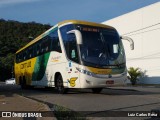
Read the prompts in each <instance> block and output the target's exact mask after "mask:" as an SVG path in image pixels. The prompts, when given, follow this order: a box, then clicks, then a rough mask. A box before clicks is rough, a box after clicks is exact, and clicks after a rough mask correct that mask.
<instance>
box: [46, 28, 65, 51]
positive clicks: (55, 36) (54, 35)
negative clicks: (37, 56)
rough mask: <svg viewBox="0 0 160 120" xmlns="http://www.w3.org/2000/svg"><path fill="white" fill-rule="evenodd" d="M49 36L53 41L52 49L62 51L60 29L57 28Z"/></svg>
mask: <svg viewBox="0 0 160 120" xmlns="http://www.w3.org/2000/svg"><path fill="white" fill-rule="evenodd" d="M48 38H49V39H50V41H51V43H52V44H51V50H52V51H57V52H62V50H61V46H60V42H59V37H58V31H57V30H55V31H53V32H51V33H50V34H49V36H48Z"/></svg>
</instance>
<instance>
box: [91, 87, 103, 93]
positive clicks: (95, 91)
mask: <svg viewBox="0 0 160 120" xmlns="http://www.w3.org/2000/svg"><path fill="white" fill-rule="evenodd" d="M102 89H103V88H92V92H93V93H100V92H101V91H102Z"/></svg>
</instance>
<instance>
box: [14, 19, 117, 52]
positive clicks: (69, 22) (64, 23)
mask: <svg viewBox="0 0 160 120" xmlns="http://www.w3.org/2000/svg"><path fill="white" fill-rule="evenodd" d="M67 24H82V25H90V26H96V27H103V28H109V29H115V28H114V27H111V26H108V25H104V24H99V23H94V22H87V21H81V20H65V21H62V22H60V23H58V24H56V25H55V26H53V27H51V28H50V29H49V30H47V31H45V32H44V33H42V34H41V35H39V36H38V37H36V38H35V39H34V40H32V41H31V42H29V43H28V44H27V45H25V46H24V47H22V48H21V49H19V50H18V51H17V52H16V53H19V52H21V51H22V50H24V49H25V48H27V47H29V46H30V45H32V44H34V43H36V42H37V41H39V40H40V39H41V38H43V37H44V36H46V35H47V34H48V33H49V31H51V30H53V29H54V28H56V27H58V26H60V27H61V26H64V25H67Z"/></svg>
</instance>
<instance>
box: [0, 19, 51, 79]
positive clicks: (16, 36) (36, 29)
mask: <svg viewBox="0 0 160 120" xmlns="http://www.w3.org/2000/svg"><path fill="white" fill-rule="evenodd" d="M50 27H51V26H50V25H43V24H39V23H35V22H29V23H22V22H18V21H13V20H8V21H6V20H4V19H0V80H5V79H8V78H10V77H12V74H11V73H12V67H13V66H14V65H13V63H14V55H15V52H16V51H17V50H18V49H20V48H21V47H23V46H24V45H26V44H27V43H29V42H30V41H31V39H29V37H30V36H32V37H33V38H36V37H37V36H38V35H40V34H42V33H43V32H44V31H46V30H48V29H49V28H50Z"/></svg>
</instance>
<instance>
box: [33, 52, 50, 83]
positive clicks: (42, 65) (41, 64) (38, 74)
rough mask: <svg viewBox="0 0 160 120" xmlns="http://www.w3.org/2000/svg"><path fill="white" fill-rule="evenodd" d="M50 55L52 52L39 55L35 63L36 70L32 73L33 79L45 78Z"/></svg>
mask: <svg viewBox="0 0 160 120" xmlns="http://www.w3.org/2000/svg"><path fill="white" fill-rule="evenodd" d="M49 56H50V52H49V53H46V54H43V55H41V56H38V57H37V58H36V63H35V66H34V71H33V75H32V80H33V81H39V80H41V79H42V78H43V76H44V74H45V71H46V66H47V63H48V59H49Z"/></svg>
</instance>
